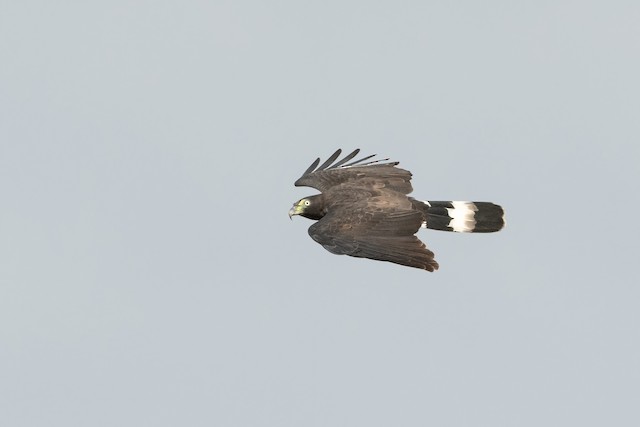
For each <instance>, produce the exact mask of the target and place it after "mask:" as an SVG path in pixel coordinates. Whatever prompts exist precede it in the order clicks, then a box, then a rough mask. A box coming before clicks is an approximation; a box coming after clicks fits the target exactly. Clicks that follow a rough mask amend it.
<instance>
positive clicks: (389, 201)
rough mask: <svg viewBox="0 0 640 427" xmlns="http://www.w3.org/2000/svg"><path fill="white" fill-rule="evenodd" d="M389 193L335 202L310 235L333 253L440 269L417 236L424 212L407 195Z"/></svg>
mask: <svg viewBox="0 0 640 427" xmlns="http://www.w3.org/2000/svg"><path fill="white" fill-rule="evenodd" d="M388 193H389V194H383V195H381V196H377V197H372V198H363V199H360V200H357V201H356V202H355V203H352V204H347V203H342V204H340V205H338V206H334V207H333V208H332V209H330V211H329V213H327V215H325V216H324V217H323V218H322V219H320V220H319V221H317V222H316V223H315V224H313V225H312V226H311V227H309V235H310V236H311V238H312V239H313V240H315V241H316V242H318V243H320V244H321V245H322V246H323V247H324V248H325V249H327V250H328V251H329V252H332V253H334V254H338V255H350V256H353V257H359V258H370V259H375V260H380V261H389V262H394V263H396V264H401V265H406V266H409V267H416V268H421V269H423V270H428V271H434V270H437V269H438V263H437V262H436V261H435V260H434V259H433V257H434V255H433V252H431V251H430V250H429V249H427V248H426V246H425V244H424V243H422V242H421V241H420V239H418V238H417V237H416V236H414V234H415V233H416V232H417V231H418V229H419V228H420V226H421V225H422V221H423V216H422V214H421V213H420V212H418V211H416V210H413V209H411V206H410V204H411V202H410V201H409V200H408V199H407V198H406V197H405V196H403V195H401V194H399V193H395V192H388ZM394 193H395V194H394ZM396 195H397V196H396ZM399 196H401V197H402V198H403V199H404V201H403V200H402V199H401V198H400V197H399ZM394 197H395V198H396V200H393V198H394ZM396 201H397V202H398V203H396ZM405 201H406V203H405Z"/></svg>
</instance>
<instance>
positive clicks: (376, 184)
mask: <svg viewBox="0 0 640 427" xmlns="http://www.w3.org/2000/svg"><path fill="white" fill-rule="evenodd" d="M359 152H360V149H358V150H355V151H353V152H352V153H351V154H349V155H347V156H346V157H345V158H343V159H342V160H339V161H337V162H336V163H334V162H335V161H336V160H337V159H338V157H339V156H340V153H342V150H337V151H336V152H335V153H333V155H332V156H331V157H329V158H328V159H327V160H326V161H325V162H324V163H322V164H321V165H320V166H318V165H319V164H320V159H319V158H318V159H316V161H315V162H313V163H312V164H311V166H309V168H307V170H306V171H305V172H304V173H303V174H302V176H301V177H300V178H298V180H297V181H296V182H295V186H296V187H313V188H316V189H318V190H320V191H322V192H325V191H326V190H328V189H329V188H331V187H334V186H336V185H340V184H343V183H350V184H357V185H360V186H366V187H371V188H388V189H391V190H393V191H397V192H399V193H402V194H409V193H411V191H413V189H412V187H411V182H410V181H411V172H409V171H406V170H404V169H400V168H398V167H396V165H397V164H398V162H387V163H382V162H386V161H387V160H389V159H380V160H370V161H366V160H369V159H371V158H372V157H373V156H375V154H373V155H370V156H367V157H364V158H362V159H360V160H356V161H353V162H351V163H347V162H349V161H350V160H351V159H353V158H354V157H355V156H356V155H357V154H358V153H359Z"/></svg>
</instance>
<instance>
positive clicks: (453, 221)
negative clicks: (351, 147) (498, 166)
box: [289, 149, 505, 271]
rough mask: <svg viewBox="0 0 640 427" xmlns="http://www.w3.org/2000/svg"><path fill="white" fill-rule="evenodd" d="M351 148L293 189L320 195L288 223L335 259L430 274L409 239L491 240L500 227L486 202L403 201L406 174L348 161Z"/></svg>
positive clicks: (421, 247)
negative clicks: (296, 223)
mask: <svg viewBox="0 0 640 427" xmlns="http://www.w3.org/2000/svg"><path fill="white" fill-rule="evenodd" d="M359 152H360V150H359V149H357V150H355V151H353V152H352V153H351V154H349V155H347V156H345V157H344V158H342V159H341V160H338V158H339V157H340V154H341V153H342V150H337V151H336V152H335V153H333V155H332V156H331V157H329V158H328V159H327V160H326V161H325V162H324V163H322V164H320V159H319V158H318V159H316V160H315V161H314V162H313V163H312V164H311V166H309V168H307V170H306V171H305V172H304V173H303V174H302V176H301V177H300V178H299V179H298V180H297V181H296V182H295V185H296V186H298V187H312V188H315V189H317V190H319V191H320V192H321V193H320V194H316V195H313V196H308V197H304V198H302V199H300V200H298V201H297V202H296V203H294V205H293V207H292V208H291V209H290V210H289V217H290V218H291V217H293V216H294V215H300V216H303V217H305V218H309V219H311V220H314V221H316V222H315V223H314V224H313V225H311V227H309V235H310V236H311V238H312V239H313V240H315V241H316V242H318V243H320V244H321V245H322V246H323V247H324V248H325V249H326V250H328V251H329V252H331V253H334V254H338V255H349V256H353V257H358V258H370V259H374V260H379V261H388V262H393V263H396V264H401V265H406V266H409V267H415V268H420V269H423V270H427V271H435V270H437V269H438V267H439V265H438V263H437V262H436V260H435V259H434V254H433V252H432V251H431V250H429V249H427V247H426V245H425V244H424V243H423V242H422V241H420V239H418V237H416V235H415V234H416V233H417V232H418V231H419V230H420V228H428V229H432V230H441V231H453V232H459V233H491V232H494V231H499V230H501V229H502V228H503V227H504V224H505V222H504V210H503V209H502V207H501V206H499V205H496V204H494V203H489V202H466V201H425V200H417V199H414V198H413V197H409V196H408V194H410V193H411V192H412V191H413V188H412V186H411V172H409V171H407V170H404V169H401V168H399V167H397V166H398V164H399V162H394V161H389V159H381V160H372V158H373V157H374V156H375V154H374V155H371V156H366V157H363V158H361V159H359V160H355V161H352V160H353V158H354V157H356V156H357V155H358V153H359Z"/></svg>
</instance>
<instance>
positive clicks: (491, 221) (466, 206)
mask: <svg viewBox="0 0 640 427" xmlns="http://www.w3.org/2000/svg"><path fill="white" fill-rule="evenodd" d="M413 203H414V206H415V207H416V208H418V209H420V210H421V211H423V212H424V213H425V214H426V217H427V219H426V221H425V222H424V223H423V224H422V227H423V228H430V229H432V230H442V231H456V232H458V233H492V232H494V231H499V230H501V229H502V228H503V227H504V224H505V222H504V210H503V209H502V207H501V206H498V205H496V204H493V203H489V202H461V201H450V202H432V201H422V202H421V201H419V200H413Z"/></svg>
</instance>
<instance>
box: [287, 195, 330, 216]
mask: <svg viewBox="0 0 640 427" xmlns="http://www.w3.org/2000/svg"><path fill="white" fill-rule="evenodd" d="M325 213H326V212H325V210H324V197H323V196H322V194H317V195H315V196H309V197H305V198H303V199H300V200H298V201H297V202H295V203H294V204H293V207H292V208H291V209H289V218H293V216H294V215H300V216H303V217H305V218H309V219H315V220H318V219H320V218H322V217H323V216H324V215H325Z"/></svg>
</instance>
